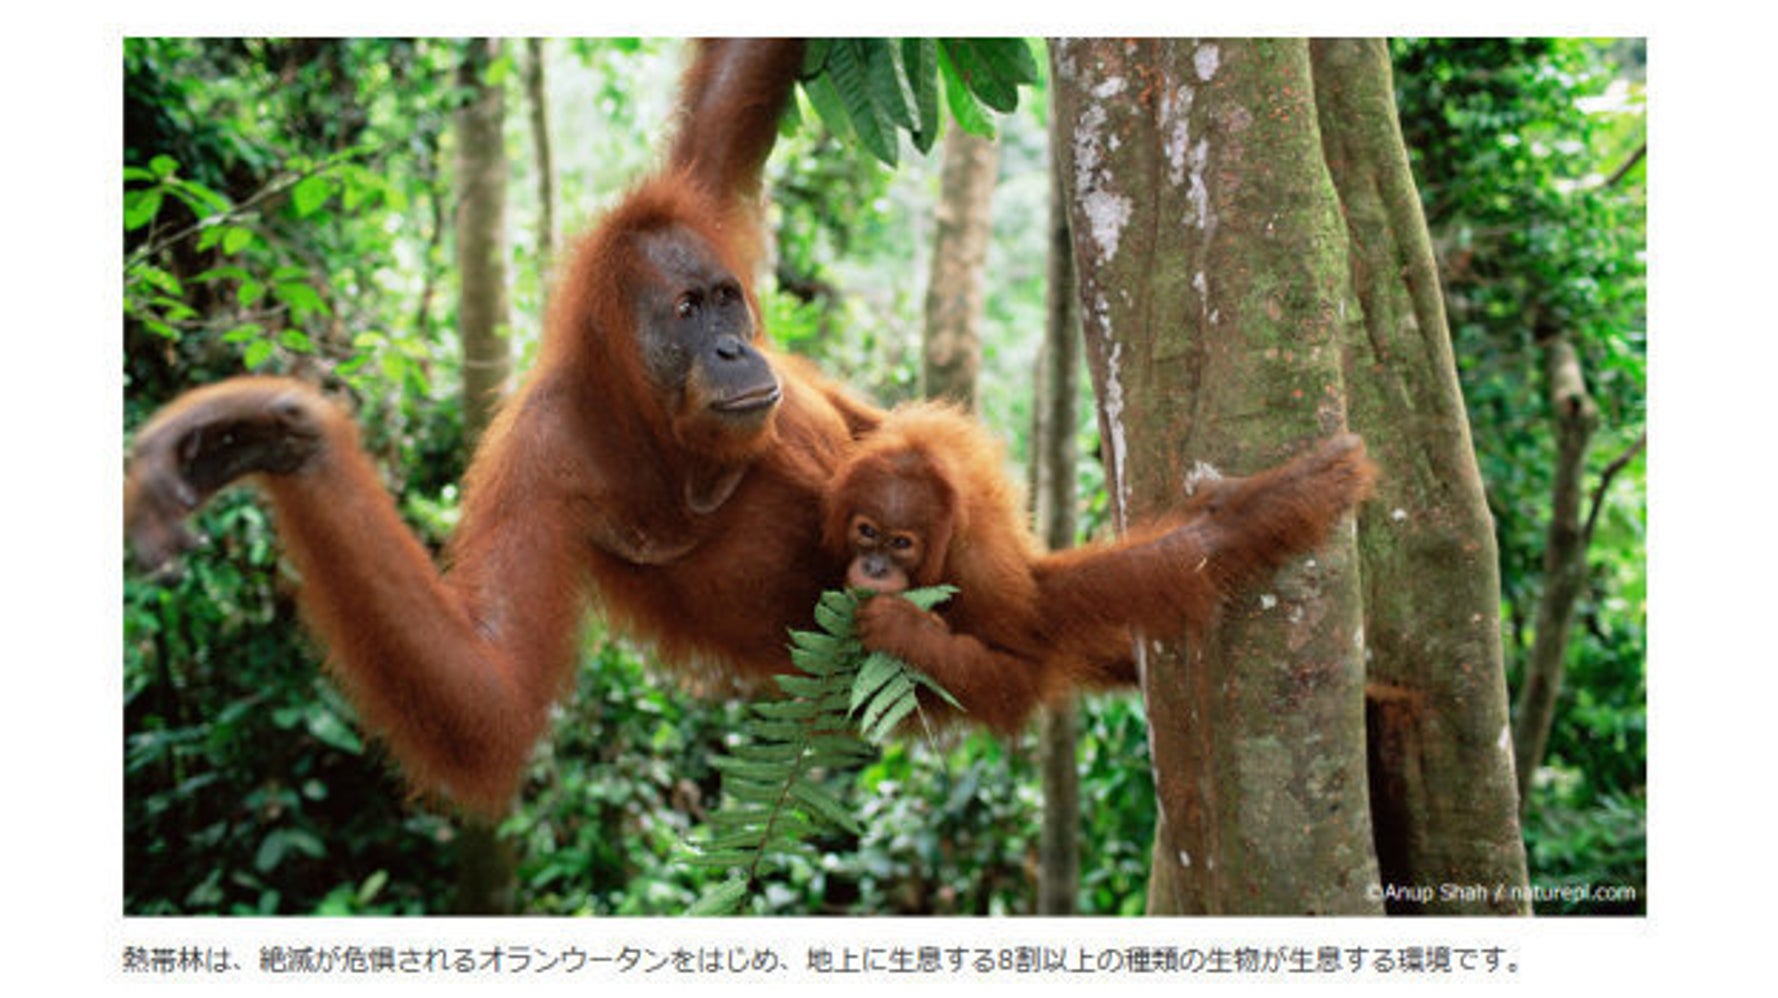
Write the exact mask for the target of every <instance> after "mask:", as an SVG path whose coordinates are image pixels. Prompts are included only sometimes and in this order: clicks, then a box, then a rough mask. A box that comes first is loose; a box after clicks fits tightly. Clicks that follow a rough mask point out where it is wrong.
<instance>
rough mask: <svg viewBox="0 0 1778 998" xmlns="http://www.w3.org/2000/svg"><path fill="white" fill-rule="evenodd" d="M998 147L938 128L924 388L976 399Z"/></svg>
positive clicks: (968, 401)
mask: <svg viewBox="0 0 1778 998" xmlns="http://www.w3.org/2000/svg"><path fill="white" fill-rule="evenodd" d="M999 162H1000V153H999V150H998V149H997V148H996V147H995V145H994V142H993V140H991V139H984V138H981V137H979V136H975V135H971V134H969V133H968V132H965V131H964V130H963V129H961V128H952V129H950V130H949V131H948V132H946V133H945V140H944V167H943V170H942V172H941V179H940V191H939V204H938V212H937V219H936V223H937V224H936V229H937V232H936V235H935V239H934V244H933V251H932V274H931V280H930V281H929V282H928V283H927V292H926V343H925V350H924V357H925V363H924V368H923V372H922V386H923V394H925V395H926V396H927V397H928V398H944V399H950V400H952V401H955V402H957V403H959V404H961V405H964V406H966V407H970V408H973V407H974V405H975V381H976V372H977V371H978V370H979V369H980V368H981V354H982V345H981V332H980V326H981V321H982V309H983V298H982V286H983V280H984V275H985V273H986V271H987V264H988V240H989V237H990V236H991V235H992V234H993V224H992V216H991V214H990V209H991V204H992V201H993V195H994V181H995V175H996V170H997V168H998V165H999Z"/></svg>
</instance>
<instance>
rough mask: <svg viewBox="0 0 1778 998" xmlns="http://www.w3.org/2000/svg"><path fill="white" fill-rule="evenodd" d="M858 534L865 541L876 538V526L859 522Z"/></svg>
mask: <svg viewBox="0 0 1778 998" xmlns="http://www.w3.org/2000/svg"><path fill="white" fill-rule="evenodd" d="M858 536H859V537H860V538H862V539H864V540H867V541H874V540H876V539H877V528H875V527H873V526H871V525H870V524H868V523H860V524H859V525H858Z"/></svg>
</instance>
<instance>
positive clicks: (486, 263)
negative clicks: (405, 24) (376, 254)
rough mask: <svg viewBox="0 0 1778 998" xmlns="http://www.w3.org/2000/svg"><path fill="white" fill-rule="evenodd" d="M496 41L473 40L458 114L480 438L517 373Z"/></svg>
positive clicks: (470, 400)
mask: <svg viewBox="0 0 1778 998" xmlns="http://www.w3.org/2000/svg"><path fill="white" fill-rule="evenodd" d="M499 50H500V43H499V41H497V40H488V39H476V40H474V41H471V42H470V43H469V44H468V47H467V49H466V51H465V53H464V59H463V62H462V63H461V64H460V66H459V68H458V81H457V82H458V85H459V86H460V87H462V88H464V89H465V90H466V91H468V92H469V93H470V97H469V99H468V100H467V102H466V103H464V105H463V106H462V107H461V108H460V109H458V111H457V115H456V126H457V193H458V200H457V270H458V278H459V280H460V281H461V286H462V297H461V300H460V303H459V305H458V321H459V323H460V325H461V331H462V337H463V403H464V405H463V424H464V431H465V433H466V435H467V436H468V438H469V439H470V440H471V441H474V440H476V439H479V438H480V436H481V432H482V430H484V429H485V428H486V427H487V425H488V421H489V420H490V419H491V418H492V416H493V412H494V408H495V406H496V405H497V404H498V403H499V401H500V398H501V397H502V395H504V394H505V392H506V389H507V384H508V381H509V379H510V378H511V375H512V354H511V351H510V350H509V349H508V347H507V341H506V337H507V330H508V328H509V327H510V325H511V319H510V318H509V315H508V310H507V295H506V144H505V121H506V101H505V95H504V93H503V92H502V89H501V87H499V86H497V85H495V86H490V85H489V84H488V81H487V75H488V66H489V64H490V63H491V62H492V61H493V59H494V57H495V56H497V55H498V53H499Z"/></svg>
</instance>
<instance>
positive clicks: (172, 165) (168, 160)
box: [148, 154, 179, 180]
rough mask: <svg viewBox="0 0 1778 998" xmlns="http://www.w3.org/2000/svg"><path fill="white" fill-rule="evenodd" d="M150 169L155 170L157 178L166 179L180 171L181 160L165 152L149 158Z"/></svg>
mask: <svg viewBox="0 0 1778 998" xmlns="http://www.w3.org/2000/svg"><path fill="white" fill-rule="evenodd" d="M148 169H150V170H152V171H153V172H154V175H155V177H156V178H158V179H160V180H165V179H167V178H168V177H170V176H172V175H173V174H175V173H177V172H179V161H178V160H176V159H174V158H173V157H171V156H167V155H165V154H163V155H160V156H156V157H154V158H153V159H151V160H149V161H148Z"/></svg>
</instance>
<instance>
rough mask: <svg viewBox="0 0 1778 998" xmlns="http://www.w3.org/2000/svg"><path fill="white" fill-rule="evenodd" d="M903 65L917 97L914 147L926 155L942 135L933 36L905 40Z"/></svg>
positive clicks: (912, 134)
mask: <svg viewBox="0 0 1778 998" xmlns="http://www.w3.org/2000/svg"><path fill="white" fill-rule="evenodd" d="M901 67H902V75H903V77H904V78H905V79H906V80H907V84H908V89H909V91H910V92H911V94H912V96H913V106H914V119H915V125H914V127H913V128H911V129H909V130H908V131H909V133H910V135H911V137H912V138H913V142H914V148H916V149H918V150H920V152H921V153H922V154H925V153H928V152H931V151H932V143H933V141H934V140H936V139H937V138H938V126H939V120H938V43H937V42H935V41H933V40H932V39H930V38H904V39H902V42H901Z"/></svg>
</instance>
